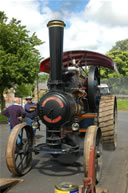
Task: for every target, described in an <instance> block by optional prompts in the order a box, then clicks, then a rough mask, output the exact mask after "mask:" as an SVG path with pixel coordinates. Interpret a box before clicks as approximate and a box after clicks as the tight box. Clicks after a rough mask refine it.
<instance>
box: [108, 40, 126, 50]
mask: <svg viewBox="0 0 128 193" xmlns="http://www.w3.org/2000/svg"><path fill="white" fill-rule="evenodd" d="M115 50H121V51H124V52H126V51H128V39H125V40H120V41H117V42H116V44H115V46H113V47H112V49H111V50H110V51H109V52H112V51H115Z"/></svg>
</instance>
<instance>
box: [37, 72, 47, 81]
mask: <svg viewBox="0 0 128 193" xmlns="http://www.w3.org/2000/svg"><path fill="white" fill-rule="evenodd" d="M48 78H49V74H47V73H43V74H39V76H38V82H46V81H47V80H48Z"/></svg>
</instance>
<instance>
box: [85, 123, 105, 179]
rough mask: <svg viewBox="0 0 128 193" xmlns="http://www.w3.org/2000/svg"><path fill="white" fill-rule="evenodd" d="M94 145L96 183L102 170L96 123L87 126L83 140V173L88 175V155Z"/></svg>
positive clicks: (100, 145)
mask: <svg viewBox="0 0 128 193" xmlns="http://www.w3.org/2000/svg"><path fill="white" fill-rule="evenodd" d="M92 146H94V147H95V158H94V159H95V171H94V173H95V181H96V183H98V182H99V181H100V178H101V172H102V138H101V132H100V130H99V129H98V128H97V126H96V125H92V126H90V127H88V129H87V132H86V135H85V140H84V173H85V177H88V168H89V156H90V150H91V147H92Z"/></svg>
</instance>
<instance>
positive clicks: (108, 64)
mask: <svg viewBox="0 0 128 193" xmlns="http://www.w3.org/2000/svg"><path fill="white" fill-rule="evenodd" d="M62 63H63V67H64V68H67V67H69V66H75V67H82V66H90V65H93V66H101V67H105V68H109V69H111V70H115V71H116V72H118V70H117V68H116V65H115V64H114V62H113V60H112V59H111V58H109V57H108V56H105V55H103V54H99V53H97V52H92V51H85V50H76V51H68V52H64V53H63V59H62ZM40 72H47V73H49V72H50V58H47V59H45V60H44V61H42V62H41V63H40Z"/></svg>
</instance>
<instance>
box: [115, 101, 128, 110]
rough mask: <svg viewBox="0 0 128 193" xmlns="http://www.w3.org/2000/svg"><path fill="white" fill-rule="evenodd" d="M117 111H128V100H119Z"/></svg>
mask: <svg viewBox="0 0 128 193" xmlns="http://www.w3.org/2000/svg"><path fill="white" fill-rule="evenodd" d="M117 109H118V110H122V111H128V100H124V99H117Z"/></svg>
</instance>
